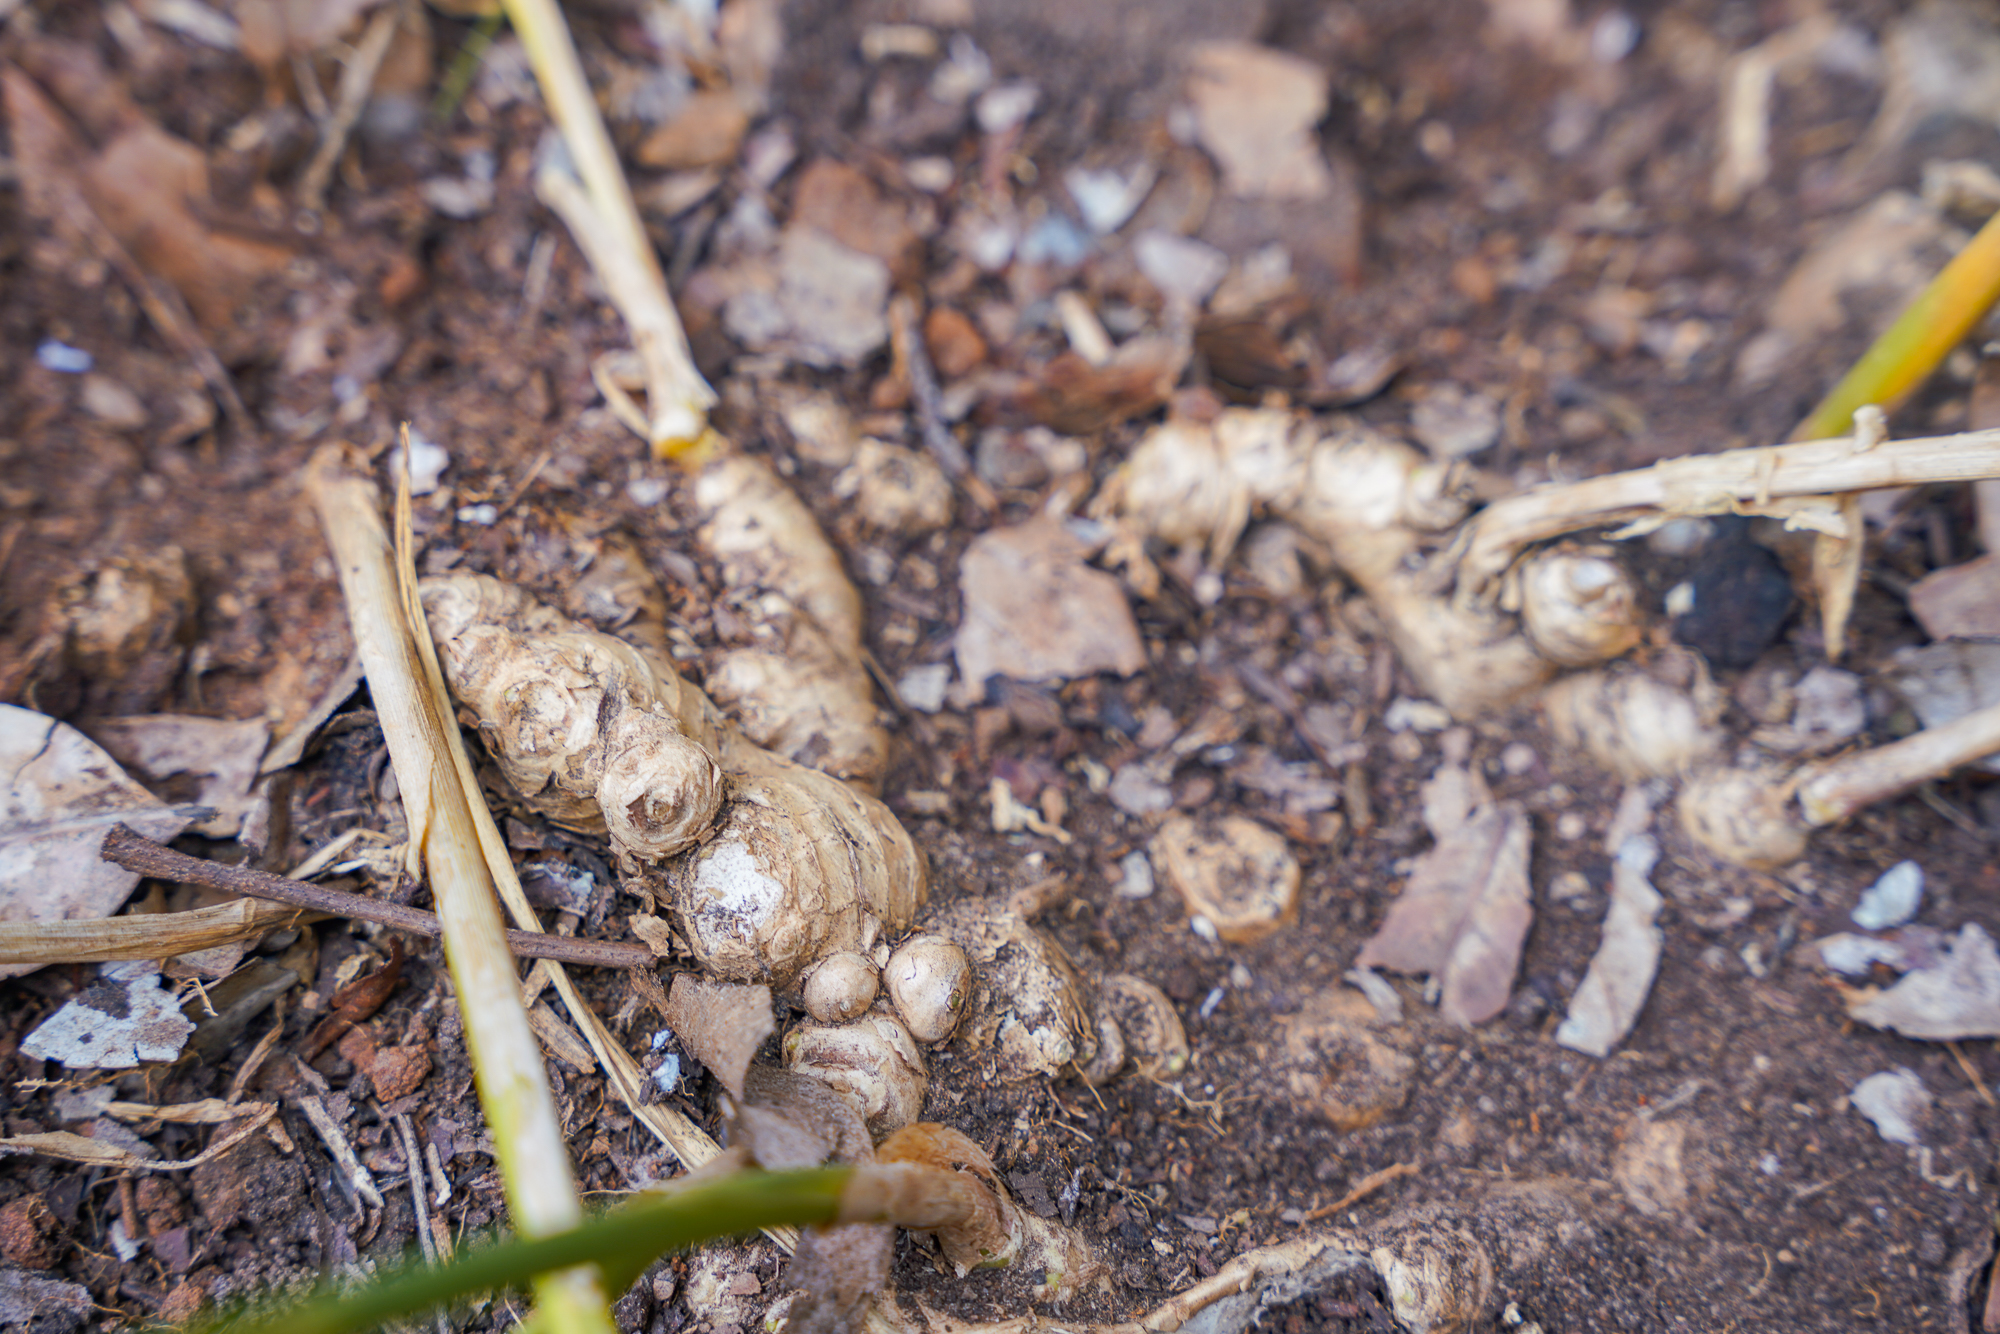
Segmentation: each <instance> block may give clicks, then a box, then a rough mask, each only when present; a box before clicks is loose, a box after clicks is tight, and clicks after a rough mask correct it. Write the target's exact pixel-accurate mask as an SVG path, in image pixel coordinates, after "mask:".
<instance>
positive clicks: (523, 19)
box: [505, 0, 715, 458]
mask: <svg viewBox="0 0 2000 1334" xmlns="http://www.w3.org/2000/svg"><path fill="white" fill-rule="evenodd" d="M505 7H506V10H507V18H508V20H509V21H510V22H511V23H512V24H513V25H514V31H515V32H517V33H519V34H520V37H521V44H522V46H524V47H525V48H526V49H527V52H528V60H529V62H530V63H531V64H532V65H533V66H534V69H535V81H536V82H537V83H539V84H540V85H541V88H542V96H543V97H544V98H545V99H546V100H547V102H548V106H549V114H550V115H551V116H552V117H553V118H554V119H555V122H556V128H557V129H559V130H560V131H561V132H562V137H563V143H564V145H565V146H566V147H567V148H568V149H569V156H570V160H571V162H573V163H574V164H575V167H576V174H577V175H578V176H580V177H581V178H582V180H583V190H582V191H581V192H578V191H576V190H575V189H574V187H573V186H572V185H567V183H566V182H565V181H564V180H563V177H564V175H565V173H563V172H562V171H561V170H560V169H558V168H556V167H554V166H552V165H545V166H544V168H543V169H542V170H541V171H540V172H538V173H537V174H536V176H537V179H536V193H537V194H538V195H540V197H541V199H542V201H543V202H544V203H546V204H547V205H548V206H549V207H550V208H552V209H554V210H555V211H556V212H557V213H559V214H561V215H562V218H563V221H564V222H565V223H567V224H568V225H569V227H570V230H571V232H572V234H574V235H575V237H576V240H577V244H578V245H579V246H580V247H582V249H583V252H584V255H585V257H586V258H588V259H589V260H590V263H591V267H592V268H593V269H594V270H595V271H596V273H597V277H598V280H599V281H600V282H601V283H603V285H604V290H605V291H606V292H608V293H610V294H611V299H612V300H613V301H614V302H615V303H616V304H617V306H618V312H619V314H621V315H622V316H624V317H625V323H626V324H627V325H629V326H630V327H631V330H632V345H633V348H634V350H636V351H637V352H638V354H639V358H640V361H641V363H642V364H643V365H644V367H645V379H646V399H647V402H646V406H647V410H648V411H649V413H650V414H651V429H650V431H649V432H648V433H647V434H648V439H649V442H650V443H651V444H652V446H653V448H654V450H655V451H657V452H659V453H660V454H662V455H665V456H667V457H676V458H677V457H680V456H681V455H682V454H683V453H685V452H687V451H688V450H690V449H692V448H694V447H696V446H697V445H698V444H699V442H700V441H701V439H702V437H703V435H704V433H705V432H706V430H707V422H708V409H709V408H710V407H711V406H712V405H713V404H714V403H715V391H714V390H713V389H711V388H710V387H709V385H708V382H707V381H706V380H704V379H703V378H702V376H701V372H700V371H698V370H696V369H695V365H694V360H693V358H692V357H691V356H690V355H689V353H688V346H687V334H686V333H685V332H684V331H683V330H682V328H681V321H680V316H679V314H678V313H677V312H676V311H675V310H674V303H673V300H672V299H671V298H670V297H669V296H668V295H667V280H666V276H665V275H664V274H662V273H661V272H660V261H659V259H658V258H657V257H656V256H655V255H654V254H653V247H652V243H651V242H650V241H648V240H647V239H646V229H645V227H644V225H643V224H641V223H640V221H639V210H638V207H637V205H635V204H634V203H633V202H632V188H631V186H630V185H628V184H627V183H626V180H625V172H624V170H623V169H622V168H621V167H620V166H619V165H618V154H617V151H616V150H615V149H613V148H612V146H611V136H610V135H609V134H608V133H607V132H606V131H605V128H604V120H603V118H602V117H601V116H599V115H598V111H597V102H596V99H595V98H593V97H592V96H591V92H590V84H589V83H588V81H587V80H585V78H584V75H583V66H582V64H581V63H580V62H579V61H578V60H577V56H576V46H575V44H574V43H573V42H572V41H571V40H570V35H569V28H568V26H567V25H566V24H565V23H564V22H563V16H562V11H561V10H560V9H559V8H558V7H557V5H556V0H505Z"/></svg>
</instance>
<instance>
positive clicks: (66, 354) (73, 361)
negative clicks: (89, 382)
mask: <svg viewBox="0 0 2000 1334" xmlns="http://www.w3.org/2000/svg"><path fill="white" fill-rule="evenodd" d="M35 360H36V361H39V362H41V363H42V365H43V367H44V368H46V369H48V370H52V371H60V372H61V373H62V374H64V375H82V374H83V373H84V372H85V371H87V370H89V369H90V368H91V367H92V366H95V365H96V364H97V358H95V357H93V356H91V355H90V353H88V352H86V351H84V350H83V349H82V348H80V347H71V346H70V345H69V344H68V343H58V342H57V341H56V340H55V339H53V338H50V339H45V340H44V341H43V342H42V344H41V345H40V346H39V347H37V348H36V349H35Z"/></svg>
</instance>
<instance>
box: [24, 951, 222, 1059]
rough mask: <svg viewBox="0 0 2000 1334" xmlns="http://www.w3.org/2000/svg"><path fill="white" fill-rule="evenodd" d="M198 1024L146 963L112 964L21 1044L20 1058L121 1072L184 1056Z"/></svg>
mask: <svg viewBox="0 0 2000 1334" xmlns="http://www.w3.org/2000/svg"><path fill="white" fill-rule="evenodd" d="M193 1032H194V1024H193V1023H192V1022H190V1021H189V1020H188V1019H187V1017H186V1016H184V1015H183V1014H182V1013H181V1007H180V1002H179V1001H178V1000H177V999H176V998H175V997H174V996H173V994H172V993H170V992H168V991H166V990H164V989H163V988H162V987H161V986H160V974H159V972H158V971H157V970H156V969H154V968H153V967H152V966H150V965H148V964H143V963H120V964H108V965H106V966H105V968H104V969H103V976H102V977H101V978H100V979H99V980H98V981H96V982H93V983H91V984H90V985H89V986H88V987H85V988H84V989H83V990H82V991H81V992H79V993H77V994H76V995H75V996H74V997H72V998H71V999H70V1000H69V1001H68V1003H66V1004H65V1005H64V1006H63V1007H62V1008H61V1009H59V1010H57V1011H56V1012H55V1013H54V1014H52V1015H50V1016H49V1017H48V1018H47V1019H44V1020H43V1021H42V1022H41V1023H40V1024H38V1025H37V1026H36V1027H35V1029H34V1031H33V1032H31V1033H29V1034H28V1035H27V1036H26V1037H24V1038H22V1039H21V1053H22V1054H23V1055H25V1056H32V1057H35V1058H36V1059H38V1060H45V1061H61V1062H62V1063H63V1064H64V1065H66V1066H68V1067H69V1068H70V1069H72V1070H117V1069H125V1068H127V1067H130V1066H134V1065H138V1064H140V1063H141V1062H143V1061H171V1060H173V1059H174V1058H175V1057H176V1056H179V1055H180V1054H181V1048H182V1047H183V1046H184V1045H186V1043H187V1040H188V1037H189V1035H190V1034H192V1033H193Z"/></svg>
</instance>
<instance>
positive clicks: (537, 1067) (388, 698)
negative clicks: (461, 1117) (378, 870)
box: [311, 454, 613, 1334]
mask: <svg viewBox="0 0 2000 1334" xmlns="http://www.w3.org/2000/svg"><path fill="white" fill-rule="evenodd" d="M311 482H312V494H313V499H314V503H315V505H316V507H317V509H318V511H319V516H320V522H321V525H322V526H323V527H324V528H325V530H326V534H327V541H328V543H329V545H330V546H331V547H332V548H333V553H334V560H335V564H336V567H337V569H338V571H339V576H340V585H341V590H342V592H343V593H345V594H346V597H347V604H348V614H349V620H350V623H351V624H352V626H353V630H354V641H355V649H356V652H357V653H358V654H359V655H360V658H361V661H362V665H363V667H364V669H365V670H366V672H367V676H368V687H369V693H370V695H371V696H372V697H373V700H374V704H375V709H376V712H377V714H378V715H379V716H380V718H381V720H382V731H383V735H384V737H385V739H386V740H387V742H388V745H389V756H390V759H391V761H392V762H393V763H394V765H395V770H396V778H397V782H398V784H399V786H400V787H401V789H402V793H403V802H404V808H405V811H406V813H407V815H408V819H409V827H410V841H411V845H412V853H413V856H414V857H416V858H419V859H420V860H421V864H422V867H423V869H424V870H425V871H426V872H427V873H428V875H429V878H430V885H431V893H432V897H433V899H434V900H435V902H436V906H437V913H438V919H439V921H440V923H441V924H442V926H443V930H444V950H445V960H446V963H447V964H448V965H449V967H450V971H451V979H452V986H453V990H454V991H455V992H456V994H457V997H458V1005H459V1010H460V1013H461V1015H462V1016H463V1019H464V1022H465V1036H466V1044H467V1046H468V1047H469V1048H470V1051H471V1056H472V1064H473V1071H474V1074H475V1077H476V1079H477V1082H478V1089H479V1100H480V1105H481V1107H482V1108H483V1109H484V1111H485V1113H486V1119H487V1122H488V1124H489V1125H490V1126H491V1128H492V1132H493V1145H494V1152H495V1155H496V1157H498V1159H499V1163H500V1171H501V1176H502V1179H503V1181H504V1182H505V1186H506V1192H507V1203H508V1208H509V1211H510V1212H511V1214H512V1216H513V1218H514V1220H515V1223H516V1226H518V1227H519V1228H520V1230H521V1232H522V1233H523V1234H524V1235H526V1236H529V1237H535V1236H543V1235H547V1234H549V1233H554V1232H560V1231H563V1230H565V1229H568V1228H573V1227H575V1226H576V1225H577V1224H578V1223H579V1222H581V1221H582V1219H583V1211H582V1208H581V1206H580V1205H579V1203H578V1201H577V1195H576V1187H575V1183H574V1181H573V1180H572V1178H571V1173H570V1163H569V1152H568V1149H567V1147H566V1146H565V1145H564V1143H563V1138H562V1128H561V1123H560V1121H559V1119H558V1117H557V1115H556V1108H555V1100H554V1098H553V1097H552V1096H551V1094H550V1092H549V1085H548V1074H547V1069H546V1067H545V1066H544V1065H543V1063H542V1062H543V1058H542V1052H541V1048H540V1046H539V1045H538V1044H537V1043H536V1040H535V1036H534V1032H533V1030H532V1029H530V1028H529V1026H528V1015H527V1011H526V1009H525V1008H524V1007H523V1005H522V1003H521V991H520V979H519V977H518V975H517V972H516V964H515V961H514V957H513V954H512V952H511V951H510V950H509V949H508V948H507V941H506V936H505V928H504V926H503V924H502V921H501V917H500V912H499V908H498V905H497V904H496V903H495V901H494V891H493V881H492V877H491V876H490V875H489V874H488V871H487V866H486V858H485V855H484V853H483V852H482V851H481V849H480V840H479V835H478V832H477V830H476V828H475V826H474V823H473V817H472V812H471V809H470V806H469V805H468V801H467V794H466V790H465V788H464V787H462V786H461V784H460V781H459V778H460V776H459V769H458V765H457V764H456V763H455V761H454V757H453V747H452V744H451V741H450V739H449V738H450V734H449V733H448V732H447V731H446V723H445V719H446V718H449V717H450V715H449V714H448V713H441V712H440V710H439V707H438V701H437V697H436V695H435V693H434V692H433V690H432V689H431V688H430V686H429V685H428V684H427V683H426V680H425V677H426V673H425V670H424V663H423V659H422V656H421V650H420V649H419V647H418V640H417V638H416V633H417V631H416V628H417V627H421V626H422V625H423V622H422V620H421V619H417V620H414V621H413V620H412V618H411V615H410V611H409V605H408V601H407V597H406V594H405V590H404V587H403V584H402V581H399V579H398V572H397V568H396V563H395V561H394V558H393V552H392V549H391V546H390V542H389V537H388V534H387V532H386V531H385V530H384V528H383V524H382V519H381V515H380V513H379V511H378V509H377V504H378V499H377V493H376V490H375V487H374V486H373V485H372V484H370V483H368V482H366V481H364V480H362V479H360V478H358V477H356V476H354V475H353V474H351V473H349V472H347V471H346V470H345V469H344V468H342V467H341V466H340V464H339V463H338V461H337V460H336V459H335V458H333V457H331V456H330V455H329V454H322V455H321V456H320V457H318V458H316V459H315V460H314V464H313V467H312V474H311ZM422 633H423V635H424V639H423V642H424V643H425V644H428V642H429V634H428V631H427V630H424V631H422ZM535 1292H536V1296H537V1298H538V1300H539V1302H540V1305H541V1308H542V1311H543V1314H544V1316H545V1319H546V1321H547V1323H548V1327H549V1328H550V1329H551V1330H554V1331H556V1332H557V1334H609V1332H610V1331H611V1330H612V1328H613V1326H612V1322H611V1318H610V1311H609V1308H608V1306H607V1304H606V1301H605V1297H604V1293H603V1291H602V1289H601V1287H600V1285H599V1282H598V1278H597V1274H596V1271H595V1270H594V1269H591V1268H583V1269H572V1270H563V1271H560V1272H558V1273H555V1274H551V1275H547V1276H544V1277H542V1278H539V1279H537V1280H536V1283H535Z"/></svg>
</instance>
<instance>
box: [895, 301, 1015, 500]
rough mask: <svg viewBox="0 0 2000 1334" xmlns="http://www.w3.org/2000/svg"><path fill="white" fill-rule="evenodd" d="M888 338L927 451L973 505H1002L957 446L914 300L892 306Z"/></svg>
mask: <svg viewBox="0 0 2000 1334" xmlns="http://www.w3.org/2000/svg"><path fill="white" fill-rule="evenodd" d="M889 339H890V343H891V345H892V347H893V350H894V352H895V354H896V356H897V358H898V359H899V360H900V361H901V362H902V363H903V369H904V370H905V371H907V372H908V374H909V377H910V402H911V404H912V406H914V407H915V408H916V410H917V429H918V433H919V434H921V435H922V436H923V440H924V448H925V449H928V450H929V451H930V452H931V457H932V458H934V459H936V460H937V463H938V466H939V467H940V468H943V469H944V472H945V476H947V477H949V478H951V480H952V481H954V482H956V483H957V484H958V485H959V487H960V488H962V489H963V490H964V492H965V494H966V496H967V497H968V498H969V499H970V500H971V501H972V503H973V504H975V505H977V506H979V508H980V509H982V510H989V511H990V510H993V509H995V508H997V507H998V504H999V502H998V501H997V500H996V499H995V498H994V495H993V492H992V490H991V488H989V487H988V486H987V485H986V483H985V481H984V480H983V479H982V478H981V477H980V476H979V474H978V473H976V472H974V471H973V470H972V460H971V459H970V458H968V457H967V456H966V453H965V446H964V445H961V444H959V443H958V437H957V436H955V435H953V434H952V433H951V428H950V427H948V426H946V425H945V421H944V394H943V392H942V391H941V390H940V389H939V388H938V378H937V370H936V369H935V368H934V367H933V366H932V365H931V354H930V350H929V349H928V348H926V347H925V346H924V331H923V327H922V325H921V324H920V323H919V321H918V319H917V303H916V299H915V298H914V297H909V296H899V297H897V298H896V299H895V300H893V301H891V302H890V303H889Z"/></svg>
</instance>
